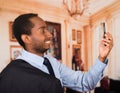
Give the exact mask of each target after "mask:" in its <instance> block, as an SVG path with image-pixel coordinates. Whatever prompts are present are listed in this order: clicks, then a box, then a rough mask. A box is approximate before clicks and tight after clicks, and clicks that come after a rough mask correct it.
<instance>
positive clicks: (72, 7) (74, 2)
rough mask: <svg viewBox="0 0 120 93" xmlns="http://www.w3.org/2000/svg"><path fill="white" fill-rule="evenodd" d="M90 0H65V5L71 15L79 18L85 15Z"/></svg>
mask: <svg viewBox="0 0 120 93" xmlns="http://www.w3.org/2000/svg"><path fill="white" fill-rule="evenodd" d="M87 1H88V0H63V5H64V6H65V9H66V10H67V11H68V13H69V14H70V16H71V17H73V18H75V19H78V18H79V17H80V16H82V15H83V13H84V10H85V9H86V7H87Z"/></svg>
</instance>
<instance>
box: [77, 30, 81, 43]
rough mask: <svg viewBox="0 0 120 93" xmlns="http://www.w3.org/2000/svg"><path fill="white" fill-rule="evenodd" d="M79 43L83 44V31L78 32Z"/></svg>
mask: <svg viewBox="0 0 120 93" xmlns="http://www.w3.org/2000/svg"><path fill="white" fill-rule="evenodd" d="M77 43H78V44H81V43H82V32H81V31H79V30H78V31H77Z"/></svg>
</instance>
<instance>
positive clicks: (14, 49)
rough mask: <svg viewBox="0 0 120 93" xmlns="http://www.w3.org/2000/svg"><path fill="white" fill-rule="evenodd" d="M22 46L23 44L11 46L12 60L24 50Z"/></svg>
mask: <svg viewBox="0 0 120 93" xmlns="http://www.w3.org/2000/svg"><path fill="white" fill-rule="evenodd" d="M22 49H23V48H22V47H21V46H14V45H11V46H10V60H14V59H16V58H17V57H18V56H19V55H20V54H21V52H22Z"/></svg>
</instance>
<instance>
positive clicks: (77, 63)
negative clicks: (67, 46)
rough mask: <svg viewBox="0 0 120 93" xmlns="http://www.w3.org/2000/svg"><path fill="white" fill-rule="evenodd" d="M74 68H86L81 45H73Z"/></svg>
mask: <svg viewBox="0 0 120 93" xmlns="http://www.w3.org/2000/svg"><path fill="white" fill-rule="evenodd" d="M72 52H73V55H72V69H73V70H81V71H83V70H84V65H83V61H82V59H81V46H80V45H73V46H72Z"/></svg>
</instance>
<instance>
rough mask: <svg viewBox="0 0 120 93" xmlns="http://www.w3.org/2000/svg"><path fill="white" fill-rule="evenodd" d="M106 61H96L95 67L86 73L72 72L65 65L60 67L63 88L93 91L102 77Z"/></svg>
mask: <svg viewBox="0 0 120 93" xmlns="http://www.w3.org/2000/svg"><path fill="white" fill-rule="evenodd" d="M107 62H108V59H106V60H105V62H104V63H103V62H101V61H100V60H99V59H97V60H96V62H95V65H94V66H93V67H91V69H90V70H89V71H88V72H82V71H74V70H71V69H70V68H68V67H66V66H65V65H63V64H61V65H60V77H61V79H62V83H63V86H65V87H68V88H71V89H73V90H76V91H81V92H84V91H90V90H92V89H94V88H95V87H96V85H97V83H98V81H99V80H101V78H102V76H103V71H104V69H105V67H106V64H107Z"/></svg>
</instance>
